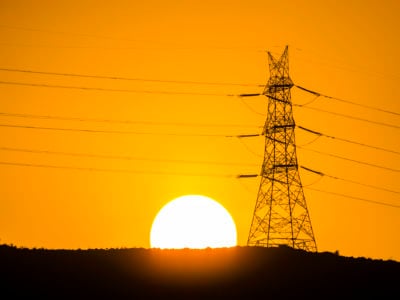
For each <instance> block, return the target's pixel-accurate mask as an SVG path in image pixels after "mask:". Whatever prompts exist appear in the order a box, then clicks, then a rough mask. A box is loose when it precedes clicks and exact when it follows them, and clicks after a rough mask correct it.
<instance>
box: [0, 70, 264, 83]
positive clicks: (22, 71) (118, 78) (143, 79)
mask: <svg viewBox="0 0 400 300" xmlns="http://www.w3.org/2000/svg"><path fill="white" fill-rule="evenodd" d="M0 71H3V72H18V73H30V74H41V75H55V76H66V77H80V78H96V79H111V80H127V81H143V82H160V83H178V84H198V85H222V86H254V87H263V86H264V85H261V84H250V83H249V84H246V83H224V82H204V81H188V80H163V79H148V78H138V77H122V76H102V75H87V74H77V73H60V72H47V71H34V70H26V69H13V68H0Z"/></svg>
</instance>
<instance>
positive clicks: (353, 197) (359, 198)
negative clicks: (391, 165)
mask: <svg viewBox="0 0 400 300" xmlns="http://www.w3.org/2000/svg"><path fill="white" fill-rule="evenodd" d="M305 188H306V189H309V190H312V191H317V192H321V193H325V194H331V195H335V196H340V197H345V198H350V199H354V200H359V201H364V202H369V203H373V204H378V205H383V206H390V207H394V208H400V205H395V204H390V203H385V202H379V201H374V200H369V199H365V198H361V197H355V196H350V195H346V194H341V193H336V192H331V191H324V190H320V189H316V188H311V187H305Z"/></svg>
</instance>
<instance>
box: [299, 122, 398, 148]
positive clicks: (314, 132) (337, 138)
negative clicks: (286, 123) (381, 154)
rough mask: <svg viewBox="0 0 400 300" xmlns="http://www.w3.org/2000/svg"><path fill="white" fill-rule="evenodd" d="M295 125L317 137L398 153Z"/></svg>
mask: <svg viewBox="0 0 400 300" xmlns="http://www.w3.org/2000/svg"><path fill="white" fill-rule="evenodd" d="M296 127H297V128H299V129H301V130H304V131H307V132H309V133H312V134H315V135H317V136H318V137H320V136H324V137H327V138H331V139H335V140H338V141H342V142H346V143H350V144H354V145H359V146H363V147H367V148H372V149H376V150H380V151H385V152H389V153H393V154H397V155H400V152H398V151H395V150H390V149H386V148H382V147H377V146H373V145H369V144H365V143H360V142H356V141H353V140H349V139H345V138H341V137H337V136H333V135H328V134H325V133H322V132H318V131H314V130H311V129H308V128H305V127H303V126H299V125H297V126H296ZM314 141H315V140H314ZM314 141H313V142H314ZM303 146H305V145H303Z"/></svg>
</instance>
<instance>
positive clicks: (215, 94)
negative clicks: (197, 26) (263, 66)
mask: <svg viewBox="0 0 400 300" xmlns="http://www.w3.org/2000/svg"><path fill="white" fill-rule="evenodd" d="M0 84H7V85H19V86H31V87H44V88H58V89H74V90H85V91H101V92H123V93H141V94H164V95H191V96H219V97H234V96H236V95H233V94H217V93H197V92H169V91H155V90H154V91H151V90H130V89H110V88H98V87H86V86H71V85H53V84H44V83H27V82H15V81H0Z"/></svg>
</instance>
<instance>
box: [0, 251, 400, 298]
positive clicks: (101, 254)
mask: <svg viewBox="0 0 400 300" xmlns="http://www.w3.org/2000/svg"><path fill="white" fill-rule="evenodd" d="M399 294H400V262H396V261H383V260H371V259H365V258H351V257H342V256H339V255H336V254H333V253H307V252H304V251H300V250H293V249H291V248H288V247H280V248H269V249H266V248H256V247H252V248H250V247H236V248H226V249H204V250H188V249H185V250H156V249H104V250H103V249H100V250H98V249H93V250H43V249H21V248H16V247H11V246H7V245H0V298H1V299H255V298H260V299H289V298H293V299H306V298H307V299H310V298H311V299H349V298H355V299H362V298H367V299H371V298H374V299H389V298H393V297H394V298H397V297H399ZM5 295H9V296H5ZM4 296H5V297H4ZM360 297H361V298H360Z"/></svg>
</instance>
